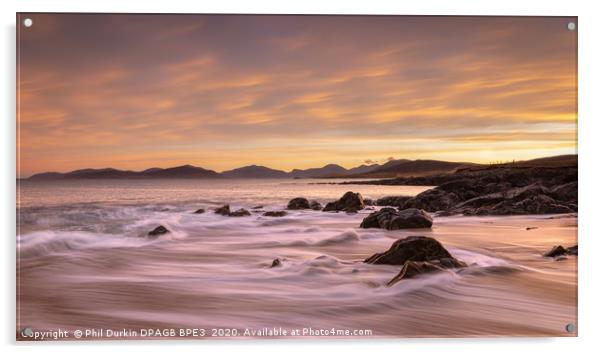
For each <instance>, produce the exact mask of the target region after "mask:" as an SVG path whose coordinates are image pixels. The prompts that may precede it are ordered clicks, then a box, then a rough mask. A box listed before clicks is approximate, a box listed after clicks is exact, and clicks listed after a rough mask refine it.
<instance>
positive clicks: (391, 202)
mask: <svg viewBox="0 0 602 354" xmlns="http://www.w3.org/2000/svg"><path fill="white" fill-rule="evenodd" d="M410 199H412V197H408V196H405V195H399V196H388V197H382V198H378V199H377V200H376V205H378V206H395V207H402V206H403V205H404V204H405V203H406V202H407V201H408V200H410Z"/></svg>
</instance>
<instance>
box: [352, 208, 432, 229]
mask: <svg viewBox="0 0 602 354" xmlns="http://www.w3.org/2000/svg"><path fill="white" fill-rule="evenodd" d="M432 225H433V218H431V216H430V215H429V214H428V213H427V212H425V211H424V210H420V209H414V208H411V209H405V210H401V211H399V210H396V209H393V208H382V209H380V210H378V211H375V212H372V213H370V215H368V216H367V217H365V218H364V220H363V221H362V223H361V224H360V227H361V228H363V229H370V228H380V229H387V230H399V229H415V228H430V227H431V226H432Z"/></svg>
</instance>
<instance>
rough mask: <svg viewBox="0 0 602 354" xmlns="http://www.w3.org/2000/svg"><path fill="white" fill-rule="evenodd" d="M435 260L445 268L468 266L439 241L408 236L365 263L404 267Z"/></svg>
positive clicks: (424, 237) (367, 259)
mask: <svg viewBox="0 0 602 354" xmlns="http://www.w3.org/2000/svg"><path fill="white" fill-rule="evenodd" d="M435 260H438V261H440V262H441V264H440V265H441V266H445V268H453V267H465V266H466V263H464V262H462V261H459V260H457V259H455V258H454V257H453V256H452V255H451V254H450V253H449V252H448V251H447V250H446V249H445V248H444V247H443V245H441V243H439V241H437V240H435V239H434V238H432V237H427V236H408V237H406V238H402V239H400V240H397V241H395V242H393V244H392V245H391V247H390V248H389V249H388V250H387V251H385V252H382V253H375V254H373V255H372V256H370V257H368V258H366V259H365V260H364V262H365V263H369V264H390V265H403V264H405V263H406V262H407V261H415V262H427V261H435ZM443 260H444V261H443ZM443 262H445V263H443Z"/></svg>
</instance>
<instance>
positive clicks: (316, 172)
mask: <svg viewBox="0 0 602 354" xmlns="http://www.w3.org/2000/svg"><path fill="white" fill-rule="evenodd" d="M347 172H348V171H347V169H346V168H344V167H342V166H339V165H335V164H328V165H326V166H324V167H318V168H308V169H306V170H299V169H294V170H292V171H291V172H290V175H291V176H292V177H294V178H316V177H334V176H344V175H346V174H347Z"/></svg>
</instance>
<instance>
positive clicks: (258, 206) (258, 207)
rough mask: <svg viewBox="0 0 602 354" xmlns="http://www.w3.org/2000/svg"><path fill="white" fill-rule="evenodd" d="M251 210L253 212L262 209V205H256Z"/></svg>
mask: <svg viewBox="0 0 602 354" xmlns="http://www.w3.org/2000/svg"><path fill="white" fill-rule="evenodd" d="M251 209H253V210H258V209H263V205H256V206H254V207H252V208H251Z"/></svg>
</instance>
